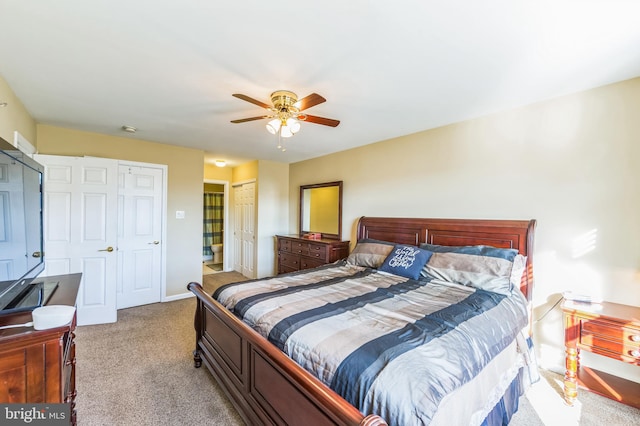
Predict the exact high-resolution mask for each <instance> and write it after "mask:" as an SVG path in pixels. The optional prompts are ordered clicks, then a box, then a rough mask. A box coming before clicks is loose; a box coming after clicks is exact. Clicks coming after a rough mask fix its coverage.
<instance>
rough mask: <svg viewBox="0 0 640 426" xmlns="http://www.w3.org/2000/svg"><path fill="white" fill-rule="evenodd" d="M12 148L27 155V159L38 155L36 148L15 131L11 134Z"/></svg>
mask: <svg viewBox="0 0 640 426" xmlns="http://www.w3.org/2000/svg"><path fill="white" fill-rule="evenodd" d="M13 146H15V147H16V148H18V149H19V150H20V151H22V152H24V153H25V154H27V155H28V156H29V157H33V154H37V153H38V150H37V149H36V147H35V146H33V144H32V143H31V142H29V140H27V138H25V137H24V136H22V134H20V132H19V131H17V130H14V132H13Z"/></svg>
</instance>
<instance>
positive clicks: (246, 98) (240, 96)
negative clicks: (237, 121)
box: [232, 93, 271, 109]
mask: <svg viewBox="0 0 640 426" xmlns="http://www.w3.org/2000/svg"><path fill="white" fill-rule="evenodd" d="M232 96H235V97H236V98H238V99H242V100H243V101H247V102H251V103H252V104H256V105H258V106H259V107H262V108H266V109H270V108H271V106H270V105H267V104H265V103H264V102H260V101H258V100H256V99H253V98H250V97H249V96H247V95H243V94H241V93H234V94H233V95H232Z"/></svg>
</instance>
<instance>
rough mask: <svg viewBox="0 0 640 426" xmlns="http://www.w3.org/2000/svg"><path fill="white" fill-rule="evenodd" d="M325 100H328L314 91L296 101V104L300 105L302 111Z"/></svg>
mask: <svg viewBox="0 0 640 426" xmlns="http://www.w3.org/2000/svg"><path fill="white" fill-rule="evenodd" d="M323 102H327V100H326V99H325V98H323V97H322V96H320V95H318V94H317V93H312V94H310V95H309V96H305V97H304V98H302V99H300V100H299V101H298V102H296V104H297V105H300V106H299V109H300V111H302V110H305V109H307V108H311V107H312V106H316V105H318V104H321V103H323Z"/></svg>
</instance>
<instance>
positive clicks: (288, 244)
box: [278, 239, 291, 253]
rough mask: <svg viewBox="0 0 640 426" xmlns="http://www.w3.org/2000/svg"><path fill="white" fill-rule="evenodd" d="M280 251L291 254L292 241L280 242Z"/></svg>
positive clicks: (280, 240) (281, 240)
mask: <svg viewBox="0 0 640 426" xmlns="http://www.w3.org/2000/svg"><path fill="white" fill-rule="evenodd" d="M278 250H280V251H286V252H289V253H291V240H284V239H279V240H278Z"/></svg>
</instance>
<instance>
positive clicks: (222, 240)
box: [202, 180, 229, 275]
mask: <svg viewBox="0 0 640 426" xmlns="http://www.w3.org/2000/svg"><path fill="white" fill-rule="evenodd" d="M228 194H229V183H228V182H226V181H216V180H205V181H204V187H203V203H202V204H203V214H202V217H203V222H202V273H203V275H206V274H214V273H217V272H223V271H226V270H228V269H229V267H228V266H227V265H228V264H229V259H228V258H229V256H227V252H228V244H227V241H228V239H227V235H226V234H227V233H226V232H225V230H226V229H227V222H228V217H229V207H228V206H229V195H228Z"/></svg>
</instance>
